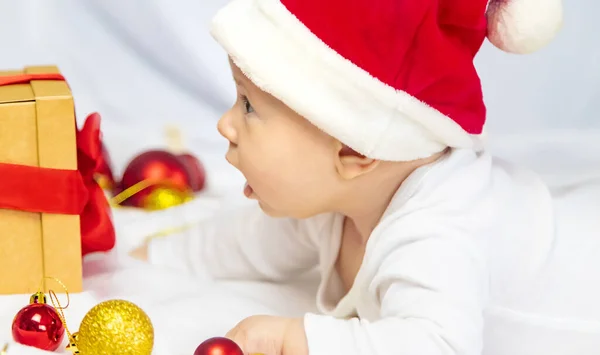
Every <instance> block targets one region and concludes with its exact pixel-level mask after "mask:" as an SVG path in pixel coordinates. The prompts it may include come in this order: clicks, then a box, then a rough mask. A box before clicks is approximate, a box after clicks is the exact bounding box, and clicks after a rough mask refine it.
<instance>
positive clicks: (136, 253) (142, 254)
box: [129, 242, 148, 261]
mask: <svg viewBox="0 0 600 355" xmlns="http://www.w3.org/2000/svg"><path fill="white" fill-rule="evenodd" d="M129 256H131V257H132V258H134V259H138V260H142V261H148V242H145V243H144V244H142V245H141V246H139V247H137V248H136V249H133V250H132V251H130V252H129Z"/></svg>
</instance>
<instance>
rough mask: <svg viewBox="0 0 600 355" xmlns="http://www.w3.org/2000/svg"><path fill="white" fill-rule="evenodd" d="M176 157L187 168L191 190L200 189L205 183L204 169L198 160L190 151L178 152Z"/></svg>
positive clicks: (196, 190)
mask: <svg viewBox="0 0 600 355" xmlns="http://www.w3.org/2000/svg"><path fill="white" fill-rule="evenodd" d="M178 157H179V159H181V161H183V164H185V166H186V167H187V169H188V172H189V174H190V180H191V181H190V184H191V188H192V190H193V191H195V192H198V191H201V190H202V189H203V188H204V184H205V183H206V170H205V169H204V166H203V165H202V163H201V162H200V160H198V158H196V157H195V156H194V155H192V154H190V153H184V154H179V155H178Z"/></svg>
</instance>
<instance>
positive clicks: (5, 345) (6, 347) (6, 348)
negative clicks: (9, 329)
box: [0, 343, 9, 355]
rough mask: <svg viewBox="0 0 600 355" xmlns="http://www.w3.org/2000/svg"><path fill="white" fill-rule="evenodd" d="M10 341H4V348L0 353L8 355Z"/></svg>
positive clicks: (0, 354)
mask: <svg viewBox="0 0 600 355" xmlns="http://www.w3.org/2000/svg"><path fill="white" fill-rule="evenodd" d="M8 345H9V344H8V343H4V346H3V347H2V350H0V355H8Z"/></svg>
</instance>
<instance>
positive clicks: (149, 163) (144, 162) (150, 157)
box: [117, 150, 192, 207]
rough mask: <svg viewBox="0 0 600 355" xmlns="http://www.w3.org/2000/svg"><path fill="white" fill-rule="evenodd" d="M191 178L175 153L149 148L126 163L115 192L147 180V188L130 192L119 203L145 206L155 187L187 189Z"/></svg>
mask: <svg viewBox="0 0 600 355" xmlns="http://www.w3.org/2000/svg"><path fill="white" fill-rule="evenodd" d="M191 180H192V179H191V177H190V173H189V171H188V168H187V166H186V165H185V164H184V163H183V161H182V160H181V159H179V157H178V156H177V155H175V154H173V153H170V152H167V151H164V150H151V151H147V152H145V153H142V154H140V155H138V156H136V157H135V158H134V159H133V160H132V161H131V162H130V163H129V164H128V165H127V168H126V169H125V172H124V173H123V177H122V179H121V182H120V184H119V190H120V191H117V193H120V192H122V191H125V190H127V189H130V188H132V187H133V186H134V185H137V184H138V183H140V182H142V181H147V182H149V186H148V187H147V188H144V189H142V190H141V191H139V192H136V193H134V194H132V196H130V197H128V198H127V199H125V200H124V201H123V202H122V203H121V204H122V205H125V206H134V207H145V206H144V204H145V200H146V199H147V197H148V195H149V194H150V193H152V191H153V190H154V189H155V188H159V187H163V188H164V187H168V188H172V189H175V190H179V191H187V190H191V184H192V181H191Z"/></svg>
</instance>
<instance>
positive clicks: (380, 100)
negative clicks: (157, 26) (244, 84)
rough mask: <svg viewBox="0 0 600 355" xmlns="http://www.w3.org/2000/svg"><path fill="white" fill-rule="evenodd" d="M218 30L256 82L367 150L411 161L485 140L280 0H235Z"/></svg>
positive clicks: (219, 21)
mask: <svg viewBox="0 0 600 355" xmlns="http://www.w3.org/2000/svg"><path fill="white" fill-rule="evenodd" d="M211 34H212V35H213V37H214V38H215V39H216V40H217V41H218V42H219V43H220V45H221V46H223V48H224V49H225V51H227V53H228V54H229V55H230V56H231V58H232V60H233V62H234V63H235V64H236V65H237V66H238V67H239V68H240V70H241V71H242V72H244V74H245V75H246V76H248V78H249V79H250V80H251V81H252V82H253V83H254V84H255V85H256V86H258V87H259V88H261V89H262V90H264V91H266V92H268V93H270V94H272V95H273V96H275V97H276V98H278V99H279V100H281V101H282V102H284V103H285V104H286V105H288V106H289V107H290V108H292V109H293V110H294V111H296V112H297V113H298V114H300V115H302V116H303V117H305V118H306V119H307V120H309V121H310V122H311V123H312V124H314V125H315V126H317V127H319V128H320V129H321V130H323V131H324V132H325V133H327V134H329V135H331V136H332V137H335V138H336V139H338V140H339V141H340V142H342V143H344V144H346V145H347V146H349V147H350V148H352V149H354V150H355V151H357V152H359V153H361V154H363V155H365V156H368V157H370V158H373V159H380V160H391V161H407V160H414V159H419V158H424V157H428V156H431V155H432V154H435V153H437V152H440V151H442V150H443V149H445V148H446V147H448V146H451V147H456V148H475V149H479V147H480V146H481V142H480V138H481V137H480V136H479V135H470V134H468V133H466V132H465V131H464V130H463V129H462V128H461V127H460V126H459V125H458V124H457V123H456V122H454V121H453V120H451V119H449V118H448V117H446V116H445V115H443V114H442V113H440V112H439V111H437V110H435V109H433V108H431V107H430V106H428V105H426V104H425V103H423V102H421V101H419V100H417V99H416V98H414V97H412V96H411V95H409V94H407V93H406V92H403V91H398V90H395V89H394V88H392V87H390V86H388V85H386V84H384V83H382V82H381V81H379V80H377V79H375V78H374V77H372V76H371V75H370V74H368V73H367V72H366V71H364V70H362V69H360V68H359V67H357V66H356V65H354V64H353V63H351V62H350V61H348V60H346V59H345V58H343V57H342V56H340V55H339V54H338V53H336V52H335V51H333V50H332V49H331V48H329V47H328V46H327V45H325V44H324V43H323V42H322V41H321V40H320V39H319V38H317V37H316V36H315V35H314V34H313V33H311V32H310V31H309V30H308V29H307V28H306V27H305V26H304V25H303V24H302V23H301V22H300V21H299V20H298V19H297V18H296V17H295V16H293V15H292V14H291V13H290V12H289V11H288V10H287V9H286V8H285V7H284V6H283V5H282V4H281V3H280V1H278V0H233V1H231V2H230V3H229V4H228V5H227V6H226V7H224V8H223V9H221V10H220V11H219V12H218V13H217V15H216V16H215V18H214V19H213V23H212V27H211Z"/></svg>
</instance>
